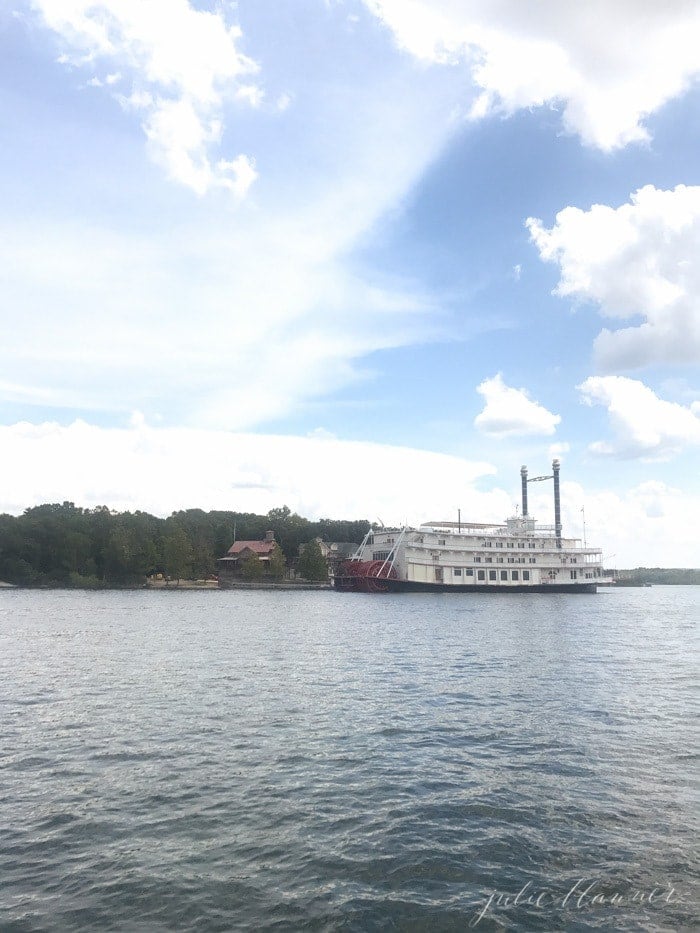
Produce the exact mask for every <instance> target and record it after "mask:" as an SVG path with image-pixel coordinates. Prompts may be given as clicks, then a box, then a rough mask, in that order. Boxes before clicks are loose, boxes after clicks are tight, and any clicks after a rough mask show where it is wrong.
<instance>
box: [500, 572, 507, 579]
mask: <svg viewBox="0 0 700 933" xmlns="http://www.w3.org/2000/svg"><path fill="white" fill-rule="evenodd" d="M507 579H508V571H507V570H501V580H507Z"/></svg>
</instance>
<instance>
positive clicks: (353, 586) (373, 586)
mask: <svg viewBox="0 0 700 933" xmlns="http://www.w3.org/2000/svg"><path fill="white" fill-rule="evenodd" d="M397 579H398V574H397V573H396V570H395V569H394V568H393V567H392V566H391V565H390V564H389V562H388V561H385V560H346V561H343V563H342V564H341V565H340V567H339V569H338V573H337V574H336V577H335V586H336V589H339V590H354V591H359V592H362V593H386V592H387V591H388V590H389V584H388V583H387V582H386V581H387V580H397Z"/></svg>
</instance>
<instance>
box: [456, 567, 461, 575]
mask: <svg viewBox="0 0 700 933" xmlns="http://www.w3.org/2000/svg"><path fill="white" fill-rule="evenodd" d="M454 575H455V576H456V577H461V576H462V568H461V567H455V568H454Z"/></svg>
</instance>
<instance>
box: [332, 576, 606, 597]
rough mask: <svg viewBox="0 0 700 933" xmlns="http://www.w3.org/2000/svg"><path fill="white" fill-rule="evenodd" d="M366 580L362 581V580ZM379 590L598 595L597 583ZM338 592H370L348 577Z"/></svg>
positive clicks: (407, 584) (409, 585)
mask: <svg viewBox="0 0 700 933" xmlns="http://www.w3.org/2000/svg"><path fill="white" fill-rule="evenodd" d="M360 580H362V578H360ZM375 582H376V584H377V587H376V588H374V587H373V588H372V590H371V591H370V592H381V593H597V592H598V590H597V584H595V583H570V584H569V583H533V584H521V585H518V584H515V585H513V584H508V585H506V586H499V584H498V583H478V584H477V583H469V584H466V585H465V584H461V585H460V584H455V585H453V584H444V583H416V582H413V581H411V580H391V579H388V580H387V579H382V580H376V581H375ZM335 589H337V590H341V591H343V592H346V593H347V592H358V593H359V592H365V593H366V592H368V589H367V587H366V586H363V585H362V583H360V581H359V580H357V579H355V580H353V579H352V578H349V577H345V578H341V579H338V578H336V581H335Z"/></svg>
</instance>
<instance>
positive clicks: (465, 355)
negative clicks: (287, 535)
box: [0, 0, 700, 566]
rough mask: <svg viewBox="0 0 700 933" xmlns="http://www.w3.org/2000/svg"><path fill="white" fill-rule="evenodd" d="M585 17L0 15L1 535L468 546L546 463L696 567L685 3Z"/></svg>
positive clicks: (106, 7)
mask: <svg viewBox="0 0 700 933" xmlns="http://www.w3.org/2000/svg"><path fill="white" fill-rule="evenodd" d="M611 7H613V5H611V4H609V3H607V2H604V0H593V2H591V3H589V4H586V5H581V4H579V3H574V2H565V0H556V2H555V0H548V2H541V3H538V4H534V5H533V4H527V3H525V4H523V3H522V2H516V0H500V2H489V3H486V2H483V0H459V2H457V0H401V2H399V0H347V2H341V0H297V2H294V3H289V4H279V3H278V2H274V3H273V2H272V0H239V2H238V3H235V4H233V3H213V2H212V3H209V2H198V3H194V2H190V3H188V2H186V0H98V2H94V0H92V2H87V0H11V2H9V3H8V4H5V5H4V6H3V8H2V11H0V53H1V54H0V120H2V130H3V140H4V143H3V147H2V149H1V150H0V202H1V203H2V205H3V211H2V214H1V215H0V236H1V237H2V242H3V251H2V255H3V259H2V267H1V271H0V297H1V304H0V314H1V315H2V332H3V341H2V346H0V435H2V438H1V440H2V445H3V449H4V450H5V456H4V457H3V462H2V465H1V466H0V481H1V482H0V488H1V490H2V491H1V492H0V509H2V510H5V511H10V512H20V511H22V509H24V508H26V507H27V506H29V505H34V504H37V503H38V502H41V501H47V500H50V501H54V500H63V499H72V500H74V501H75V502H77V503H79V504H82V505H86V506H92V505H96V504H102V503H106V504H108V505H110V506H112V507H115V508H143V509H147V510H151V511H156V512H159V513H162V514H168V513H169V512H170V511H172V510H174V509H177V508H184V507H202V508H236V509H242V510H243V509H246V510H247V509H251V510H253V509H254V510H257V511H267V510H268V509H269V508H271V507H274V506H277V505H281V504H283V503H286V504H288V505H289V506H290V507H292V508H294V509H297V510H298V511H300V512H301V513H303V514H306V515H309V516H310V517H317V516H320V515H330V516H335V517H341V516H342V517H368V518H370V519H372V518H375V517H381V518H382V519H383V520H384V521H386V522H397V523H398V522H402V521H405V520H407V521H410V522H418V521H421V520H425V519H428V518H436V517H449V515H451V514H452V512H456V509H457V508H461V509H462V514H463V515H464V516H467V515H468V516H470V517H471V518H472V519H473V520H480V519H485V520H502V519H503V518H504V517H505V515H506V514H508V513H510V512H511V511H512V510H513V508H514V506H515V503H516V502H517V499H518V485H519V475H518V471H519V467H520V464H521V463H527V464H528V465H529V467H530V469H531V472H534V473H542V472H546V471H547V470H548V467H549V464H550V462H551V458H552V456H560V458H561V459H562V477H563V480H564V486H563V491H564V497H565V512H564V518H565V522H567V524H568V530H569V531H571V532H574V533H581V531H582V523H581V515H582V513H581V508H582V507H584V508H585V515H586V524H587V535H588V539H589V541H590V540H595V541H596V542H597V543H600V544H601V546H602V547H604V549H605V552H606V555H608V556H609V558H610V561H611V563H612V564H618V565H635V564H659V565H684V566H687V565H698V564H699V563H700V546H699V545H698V544H697V543H696V534H695V532H694V530H693V529H694V527H695V525H697V524H698V523H699V522H700V481H699V480H698V475H699V471H698V466H699V465H700V464H699V457H698V450H699V449H700V372H699V369H698V362H699V360H700V300H699V299H698V294H700V268H699V264H698V258H697V257H698V255H699V251H698V248H699V247H700V177H699V176H700V164H699V163H698V159H697V152H698V150H699V145H698V144H699V143H700V106H699V104H700V83H699V82H698V75H699V74H700V61H699V60H698V59H697V53H696V49H697V47H698V41H700V4H688V3H685V2H680V0H679V2H669V3H666V4H663V5H661V4H657V3H644V4H641V5H640V3H639V2H638V0H620V2H618V3H616V4H615V5H614V8H612V9H611ZM642 50H643V51H642ZM166 464H167V466H166ZM533 496H534V499H533V501H534V503H535V507H536V511H537V514H538V517H539V518H540V519H541V520H542V521H545V522H549V521H551V515H550V512H551V502H550V499H551V492H550V491H549V490H548V489H547V488H546V487H545V486H544V485H542V486H541V487H533Z"/></svg>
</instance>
